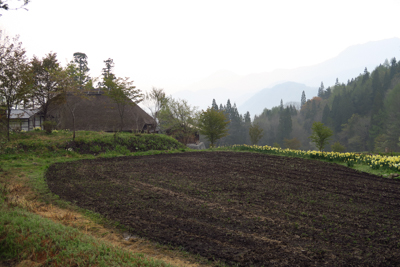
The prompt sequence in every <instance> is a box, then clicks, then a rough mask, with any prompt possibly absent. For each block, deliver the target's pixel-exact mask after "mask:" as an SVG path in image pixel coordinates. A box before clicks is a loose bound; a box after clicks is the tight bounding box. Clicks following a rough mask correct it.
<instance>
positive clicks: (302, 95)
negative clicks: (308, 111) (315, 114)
mask: <svg viewBox="0 0 400 267" xmlns="http://www.w3.org/2000/svg"><path fill="white" fill-rule="evenodd" d="M306 102H307V98H306V93H305V92H304V91H303V92H302V93H301V101H300V105H301V107H302V106H303V105H304V104H305V103H306ZM301 107H300V108H301Z"/></svg>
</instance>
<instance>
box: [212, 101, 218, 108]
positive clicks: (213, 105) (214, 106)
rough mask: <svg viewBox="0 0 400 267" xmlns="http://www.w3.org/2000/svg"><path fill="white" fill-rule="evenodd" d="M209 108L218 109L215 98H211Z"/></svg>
mask: <svg viewBox="0 0 400 267" xmlns="http://www.w3.org/2000/svg"><path fill="white" fill-rule="evenodd" d="M211 108H213V109H215V110H218V105H217V103H216V102H215V99H213V101H212V104H211Z"/></svg>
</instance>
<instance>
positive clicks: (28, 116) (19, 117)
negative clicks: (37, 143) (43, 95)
mask: <svg viewBox="0 0 400 267" xmlns="http://www.w3.org/2000/svg"><path fill="white" fill-rule="evenodd" d="M39 111H40V109H12V110H11V113H10V128H11V130H15V131H21V130H23V131H32V130H33V129H34V128H35V127H40V128H42V122H43V117H42V116H40V112H39Z"/></svg>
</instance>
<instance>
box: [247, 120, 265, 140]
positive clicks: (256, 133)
mask: <svg viewBox="0 0 400 267" xmlns="http://www.w3.org/2000/svg"><path fill="white" fill-rule="evenodd" d="M263 131H264V130H263V129H262V128H261V127H260V125H259V124H253V125H251V126H250V128H249V135H250V140H251V144H253V145H257V144H258V142H259V141H260V139H261V138H262V137H263Z"/></svg>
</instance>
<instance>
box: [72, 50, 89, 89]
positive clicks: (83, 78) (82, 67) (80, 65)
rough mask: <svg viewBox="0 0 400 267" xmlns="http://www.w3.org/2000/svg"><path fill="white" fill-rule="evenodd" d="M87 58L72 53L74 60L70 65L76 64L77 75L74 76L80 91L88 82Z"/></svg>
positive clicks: (80, 54)
mask: <svg viewBox="0 0 400 267" xmlns="http://www.w3.org/2000/svg"><path fill="white" fill-rule="evenodd" d="M87 59H88V57H87V55H86V54H85V53H81V52H76V53H74V60H73V62H71V63H72V64H76V66H77V73H76V75H75V77H76V79H77V81H78V83H79V85H80V87H81V89H82V88H83V86H84V85H86V84H87V83H88V82H89V81H90V77H89V70H90V69H89V67H88V61H87Z"/></svg>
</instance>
